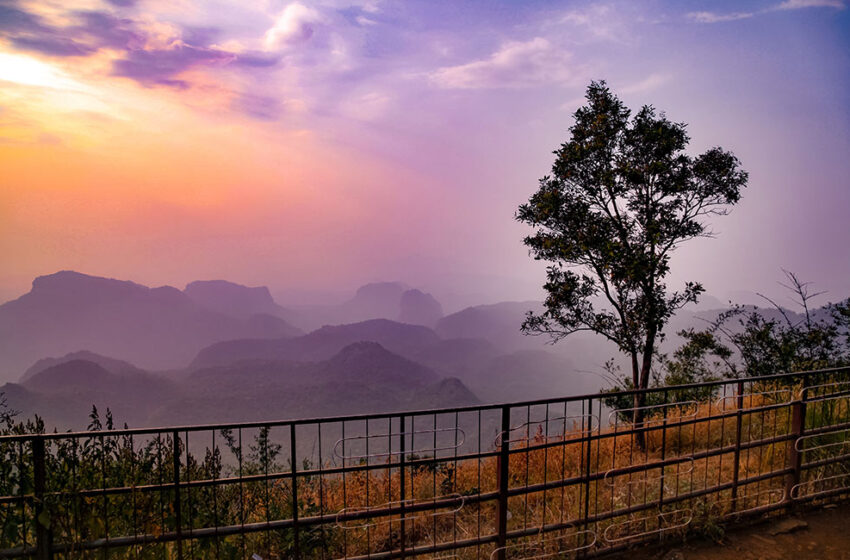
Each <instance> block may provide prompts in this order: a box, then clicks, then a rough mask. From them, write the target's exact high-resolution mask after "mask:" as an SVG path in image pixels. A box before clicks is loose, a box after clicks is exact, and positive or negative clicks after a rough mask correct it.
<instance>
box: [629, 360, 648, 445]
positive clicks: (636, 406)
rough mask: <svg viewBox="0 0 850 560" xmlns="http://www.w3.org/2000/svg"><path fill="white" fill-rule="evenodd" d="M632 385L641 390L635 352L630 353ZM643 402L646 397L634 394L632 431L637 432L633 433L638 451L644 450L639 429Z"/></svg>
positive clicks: (644, 443) (641, 423) (642, 436)
mask: <svg viewBox="0 0 850 560" xmlns="http://www.w3.org/2000/svg"><path fill="white" fill-rule="evenodd" d="M632 385H633V387H634V389H640V388H641V370H640V368H639V366H638V358H637V353H636V352H632ZM645 402H646V395H645V394H644V393H638V392H635V394H634V397H633V398H632V403H633V404H632V406H633V409H632V429H633V430H637V431H636V432H635V443H636V444H637V446H638V449H640V450H644V449H645V448H646V441H645V439H644V434H643V431H642V430H641V429H640V428H642V427H643V417H644V412H645V411H644V403H645Z"/></svg>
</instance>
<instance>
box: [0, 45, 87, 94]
mask: <svg viewBox="0 0 850 560" xmlns="http://www.w3.org/2000/svg"><path fill="white" fill-rule="evenodd" d="M0 81H5V82H13V83H16V84H21V85H25V86H36V87H44V88H50V89H60V90H71V91H85V90H86V87H85V86H84V85H83V84H81V83H79V82H77V81H76V80H74V79H72V78H70V77H69V76H68V75H67V74H65V73H64V72H62V71H61V70H59V69H58V68H56V67H54V66H51V65H50V64H47V63H45V62H41V61H40V60H36V59H34V58H31V57H29V56H21V55H16V54H8V53H0Z"/></svg>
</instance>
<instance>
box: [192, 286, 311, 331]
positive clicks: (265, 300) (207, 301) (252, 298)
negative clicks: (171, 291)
mask: <svg viewBox="0 0 850 560" xmlns="http://www.w3.org/2000/svg"><path fill="white" fill-rule="evenodd" d="M183 292H184V293H185V294H186V295H187V296H189V299H191V300H192V301H194V302H195V303H197V304H198V305H201V306H203V307H206V308H207V309H212V310H213V311H218V312H219V313H222V314H224V315H229V316H231V317H235V318H237V319H244V320H251V319H252V317H255V316H256V317H263V318H268V317H276V318H278V319H282V320H283V321H284V323H283V324H284V325H285V328H288V329H289V332H288V333H287V334H288V335H289V336H297V335H299V334H304V333H303V332H301V330H300V329H297V328H295V327H293V326H292V324H294V323H296V322H298V320H299V315H298V314H297V313H296V312H294V311H292V310H289V309H286V308H284V307H282V306H280V305H278V304H277V303H275V301H274V298H272V295H271V293H270V292H269V289H268V288H267V287H265V286H258V287H255V288H249V287H248V286H242V285H241V284H234V283H233V282H228V281H226V280H198V281H195V282H190V283H189V284H187V285H186V288H184V289H183ZM287 323H288V324H287Z"/></svg>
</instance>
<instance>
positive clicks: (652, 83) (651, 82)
mask: <svg viewBox="0 0 850 560" xmlns="http://www.w3.org/2000/svg"><path fill="white" fill-rule="evenodd" d="M671 78H672V77H671V76H670V75H669V74H657V73H656V74H650V75H649V76H647V77H646V78H644V79H643V80H641V81H639V82H635V83H632V84H629V85H627V86H625V87H623V88H620V89H619V90H618V91H619V92H621V93H625V94H629V93H645V92H647V91H653V90H655V89H658V88H659V87H661V86H663V85H664V84H666V83H667V82H669V81H670V80H671Z"/></svg>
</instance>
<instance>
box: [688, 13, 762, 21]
mask: <svg viewBox="0 0 850 560" xmlns="http://www.w3.org/2000/svg"><path fill="white" fill-rule="evenodd" d="M754 15H756V14H755V13H754V12H732V13H727V14H717V13H714V12H691V13H689V14H688V18H689V19H692V20H693V21H696V22H698V23H720V22H722V21H736V20H739V19H747V18H751V17H753V16H754Z"/></svg>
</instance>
